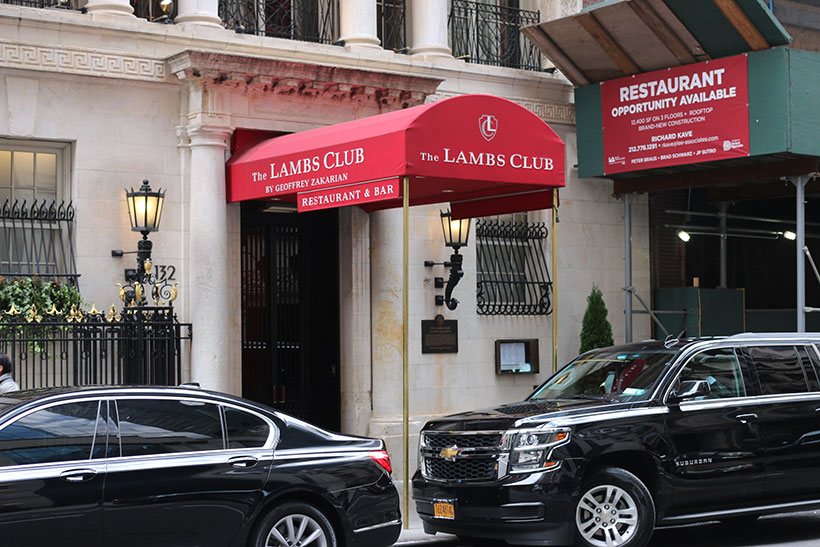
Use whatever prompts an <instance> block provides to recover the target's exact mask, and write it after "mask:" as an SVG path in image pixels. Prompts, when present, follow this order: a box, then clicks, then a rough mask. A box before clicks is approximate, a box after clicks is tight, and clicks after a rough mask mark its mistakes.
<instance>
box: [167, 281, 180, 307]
mask: <svg viewBox="0 0 820 547" xmlns="http://www.w3.org/2000/svg"><path fill="white" fill-rule="evenodd" d="M178 284H179V283H174V286H173V287H171V298H170V299H169V300H168V301H169V302H173V301H174V300H176V299H177V285H178Z"/></svg>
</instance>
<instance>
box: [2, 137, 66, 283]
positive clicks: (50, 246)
mask: <svg viewBox="0 0 820 547" xmlns="http://www.w3.org/2000/svg"><path fill="white" fill-rule="evenodd" d="M68 159H69V154H68V145H67V144H64V143H38V144H29V143H22V142H14V141H3V140H0V275H2V276H6V277H15V276H30V275H42V276H48V277H63V278H66V279H64V280H63V281H76V277H77V273H76V265H75V261H74V253H73V239H74V238H73V235H74V234H73V228H74V207H73V204H72V203H71V202H70V201H66V200H65V198H64V193H67V192H66V186H67V184H66V181H67V180H68V177H69V165H68V163H67V162H68Z"/></svg>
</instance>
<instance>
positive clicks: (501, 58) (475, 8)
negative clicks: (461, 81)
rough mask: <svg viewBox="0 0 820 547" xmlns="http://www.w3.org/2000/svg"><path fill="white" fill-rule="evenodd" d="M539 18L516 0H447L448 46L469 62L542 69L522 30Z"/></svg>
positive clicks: (457, 55)
mask: <svg viewBox="0 0 820 547" xmlns="http://www.w3.org/2000/svg"><path fill="white" fill-rule="evenodd" d="M540 18H541V16H540V12H538V11H529V10H523V9H520V6H519V1H518V0H450V16H449V32H450V48H451V49H452V50H453V55H454V56H455V57H457V58H459V59H464V60H465V61H468V62H470V63H479V64H485V65H495V66H505V67H510V68H520V69H524V70H541V54H540V52H539V51H538V48H536V47H535V44H533V43H532V42H531V41H529V39H528V38H526V37H525V36H524V35H523V34H522V33H521V28H522V27H525V26H527V25H533V24H537V23H538V22H539V21H540Z"/></svg>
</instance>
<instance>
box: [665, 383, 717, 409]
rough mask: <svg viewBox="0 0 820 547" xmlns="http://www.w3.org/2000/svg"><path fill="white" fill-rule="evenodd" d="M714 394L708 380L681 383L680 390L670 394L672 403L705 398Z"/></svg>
mask: <svg viewBox="0 0 820 547" xmlns="http://www.w3.org/2000/svg"><path fill="white" fill-rule="evenodd" d="M711 392H712V388H711V387H710V386H709V382H707V381H706V380H686V381H685V382H681V385H680V388H678V389H677V390H675V391H673V392H672V393H670V394H669V402H670V403H680V402H682V401H686V400H689V399H694V398H695V397H705V396H706V395H709V394H710V393H711Z"/></svg>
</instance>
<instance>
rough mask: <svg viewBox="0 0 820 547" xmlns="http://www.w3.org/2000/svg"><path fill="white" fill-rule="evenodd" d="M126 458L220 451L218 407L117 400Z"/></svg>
mask: <svg viewBox="0 0 820 547" xmlns="http://www.w3.org/2000/svg"><path fill="white" fill-rule="evenodd" d="M117 409H118V416H119V430H120V444H121V447H122V455H123V456H146V455H149V454H170V453H175V452H197V451H202V450H221V449H222V448H223V447H224V443H223V439H222V421H221V419H220V417H219V407H218V406H217V405H214V404H210V403H201V402H195V401H187V400H171V399H160V400H150V399H121V400H118V401H117Z"/></svg>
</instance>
